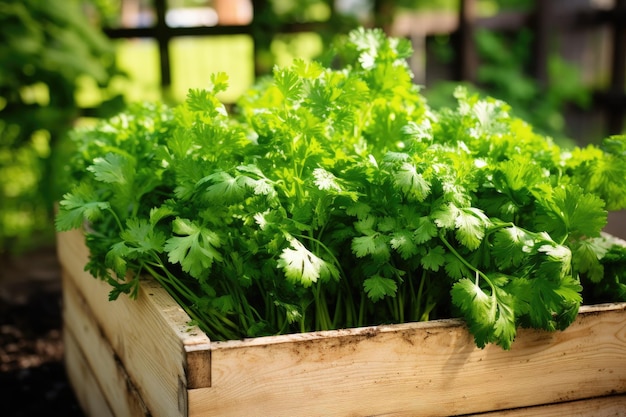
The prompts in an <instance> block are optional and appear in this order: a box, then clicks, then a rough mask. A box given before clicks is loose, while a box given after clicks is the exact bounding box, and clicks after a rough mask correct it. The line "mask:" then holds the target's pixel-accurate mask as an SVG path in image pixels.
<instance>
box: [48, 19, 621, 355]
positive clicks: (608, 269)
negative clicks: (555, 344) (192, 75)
mask: <svg viewBox="0 0 626 417" xmlns="http://www.w3.org/2000/svg"><path fill="white" fill-rule="evenodd" d="M335 52H336V54H337V56H338V58H340V59H337V60H334V61H333V62H335V63H336V64H338V65H339V66H340V68H334V67H333V68H329V67H324V66H323V65H321V64H319V63H317V62H310V63H307V62H304V61H302V60H296V61H295V62H294V63H293V64H292V65H290V66H287V67H279V68H276V69H275V71H274V73H273V77H271V78H267V79H263V80H260V81H259V83H257V85H256V86H255V87H254V88H253V89H252V90H251V91H250V92H249V93H248V94H246V95H245V96H244V97H242V99H241V100H240V101H239V104H238V107H237V112H236V114H234V115H229V114H228V113H227V111H226V108H225V106H224V105H223V104H222V103H220V102H219V100H218V99H217V97H216V94H218V93H219V92H221V91H223V90H224V89H226V88H227V76H226V75H225V74H223V73H217V74H214V75H213V76H212V78H211V81H212V88H211V89H210V90H201V89H192V90H190V91H189V94H188V98H187V100H186V102H185V103H184V104H182V105H181V106H178V107H176V108H174V109H171V108H167V107H165V106H162V105H157V104H145V105H136V106H133V107H131V108H130V109H129V110H128V111H126V112H124V113H123V114H120V115H119V116H117V117H115V118H113V119H111V120H108V121H102V122H101V123H100V124H98V125H97V126H95V127H92V128H90V129H86V130H78V131H75V132H74V134H73V138H74V140H75V141H76V143H77V146H78V151H77V152H76V153H75V154H74V156H73V159H72V161H71V164H70V165H69V167H70V168H71V171H72V177H73V178H74V180H75V182H74V184H73V187H72V189H71V191H70V192H69V193H67V194H65V196H64V198H63V200H62V201H61V203H60V212H59V215H58V217H57V223H56V224H57V227H58V229H59V230H69V229H74V228H82V227H83V225H84V222H85V220H87V221H89V222H90V227H89V229H88V231H87V232H86V233H87V244H88V246H89V248H90V251H91V259H90V262H89V264H88V269H89V270H90V272H92V274H93V275H94V276H97V277H99V278H102V279H104V280H106V281H108V282H109V283H110V284H111V285H112V292H111V298H112V299H114V298H116V297H118V296H119V295H120V294H121V293H130V294H131V295H136V291H137V290H138V283H139V276H140V275H141V274H143V273H148V274H150V275H152V276H153V277H154V278H155V279H156V280H157V281H158V282H159V283H160V284H161V285H162V286H163V287H164V288H165V289H167V290H168V291H169V292H170V294H172V296H173V297H174V298H175V299H176V300H178V302H179V303H180V304H181V306H182V307H183V308H185V309H186V311H187V312H188V313H189V315H190V316H191V317H192V318H193V319H195V320H196V321H197V322H198V324H199V325H200V326H201V328H202V329H203V330H204V331H205V332H207V334H208V335H209V336H210V337H211V339H213V340H222V339H233V338H235V339H236V338H241V337H247V336H259V335H267V334H278V333H285V332H294V331H311V330H323V329H336V328H344V327H353V326H364V325H370V324H380V323H397V322H405V321H415V320H428V319H431V318H441V317H450V316H461V317H464V318H465V319H466V320H467V322H468V324H469V328H470V330H471V331H472V333H473V334H474V337H475V340H476V343H477V344H478V345H479V346H484V345H485V344H487V343H497V344H499V345H501V346H502V347H504V348H509V347H510V346H511V343H512V341H513V340H514V338H515V335H516V330H517V328H518V327H519V326H528V327H535V328H541V329H546V330H556V329H563V328H565V327H567V326H568V325H569V324H570V323H571V322H572V321H573V320H574V318H575V317H576V314H577V311H578V308H579V306H580V304H581V303H582V301H583V300H582V291H583V285H582V284H584V286H585V287H589V288H593V289H595V297H596V298H595V299H593V300H592V299H586V300H585V302H587V303H591V302H593V301H597V300H599V299H600V300H607V299H623V298H624V297H625V296H626V274H625V273H624V271H623V270H620V269H619V268H616V267H615V266H616V265H621V264H623V262H624V259H626V248H625V247H623V246H620V245H618V244H616V243H615V241H614V240H613V239H612V238H610V237H608V236H606V235H603V234H601V230H602V228H603V227H604V225H605V224H606V218H607V210H619V209H622V208H624V207H626V185H625V184H624V182H623V181H621V179H623V178H624V176H625V175H626V164H625V162H626V161H625V157H626V137H625V136H621V137H611V138H607V139H606V140H605V141H604V143H603V146H602V147H595V146H588V147H586V148H575V149H573V150H563V149H561V148H560V147H559V146H557V145H556V144H555V143H554V142H553V141H552V140H551V139H550V138H549V137H545V136H542V135H540V134H537V133H536V132H535V131H534V130H533V129H532V127H531V126H530V125H528V124H527V123H525V122H524V121H522V120H521V119H518V118H515V117H512V116H511V114H510V107H509V106H508V105H507V104H505V103H504V102H502V101H498V100H495V99H493V98H489V99H481V98H479V97H478V96H477V95H473V94H470V93H468V92H467V90H465V89H464V88H457V89H456V91H455V93H454V98H455V100H456V103H455V105H454V106H453V107H451V108H443V109H440V110H432V109H430V108H429V106H428V105H427V103H426V101H425V100H424V98H423V96H422V95H421V94H420V91H419V88H418V87H417V86H416V85H414V84H413V83H412V81H411V74H410V71H409V69H408V66H407V62H406V58H407V57H409V56H410V54H411V53H412V51H411V48H410V44H409V43H408V41H407V40H405V39H394V38H387V37H385V36H384V34H383V32H382V31H381V30H364V29H359V30H355V31H352V32H351V33H350V34H349V35H348V36H347V37H346V38H344V39H343V41H342V42H340V43H339V44H338V45H337V50H336V51H335ZM618 179H619V180H618ZM127 278H129V279H127ZM112 308H114V307H112Z"/></svg>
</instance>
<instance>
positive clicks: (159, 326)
mask: <svg viewBox="0 0 626 417" xmlns="http://www.w3.org/2000/svg"><path fill="white" fill-rule="evenodd" d="M57 239H58V243H57V247H58V252H59V260H60V262H61V265H62V267H63V268H64V270H65V271H67V272H66V276H67V279H69V280H71V281H72V282H73V283H74V285H75V286H76V288H77V291H78V293H79V294H80V295H81V297H83V298H84V299H85V301H86V303H87V304H88V305H89V308H90V310H91V311H92V314H93V317H95V318H96V320H97V325H98V328H99V329H100V331H101V332H102V334H103V337H104V338H105V339H106V340H108V342H109V343H110V345H111V348H112V349H113V351H114V352H115V355H116V357H117V358H118V360H119V362H120V363H121V364H122V366H123V367H124V369H125V370H126V372H127V373H128V376H129V380H130V381H132V383H133V385H134V386H136V387H137V390H138V391H139V394H140V396H141V398H143V400H144V401H145V404H146V407H147V408H148V410H149V412H150V413H151V414H152V415H154V416H167V417H172V416H177V415H180V416H185V415H186V414H187V410H186V407H187V386H188V378H187V369H188V367H189V366H191V367H192V368H193V369H194V372H195V374H196V376H195V377H194V378H193V379H192V382H194V383H196V384H198V383H202V382H207V381H209V378H210V373H209V371H208V368H207V367H208V366H209V365H210V361H206V354H194V355H191V357H192V358H194V357H198V356H200V357H204V359H205V361H200V362H198V361H195V362H193V363H191V364H188V363H187V356H188V355H187V353H188V352H198V351H203V350H208V347H209V346H210V342H209V339H208V337H207V336H206V335H205V334H204V333H202V332H201V331H200V330H199V329H198V328H197V327H195V326H189V325H188V322H189V317H188V316H187V315H186V314H185V312H184V311H183V310H182V308H181V307H180V306H179V305H178V304H176V302H175V301H174V300H173V299H172V298H171V297H170V296H169V295H168V294H167V293H166V291H165V290H163V289H162V288H161V287H160V286H158V285H157V284H156V283H155V282H153V281H147V282H145V283H144V284H143V285H142V288H141V290H140V292H139V296H138V299H137V300H131V299H129V298H128V297H126V296H121V297H120V298H119V299H118V300H116V301H115V304H112V303H111V302H109V301H108V293H109V290H110V287H109V285H108V284H107V283H105V282H102V281H100V280H97V279H94V278H93V277H92V276H91V275H90V274H89V273H88V272H85V271H84V265H85V264H86V262H87V260H88V250H87V248H86V246H85V245H84V236H83V233H82V232H81V231H79V230H75V231H71V232H65V233H59V234H58V236H57ZM77 337H78V335H77ZM203 369H207V371H206V372H204V373H203V372H202V371H203ZM109 400H110V401H112V400H113V399H109Z"/></svg>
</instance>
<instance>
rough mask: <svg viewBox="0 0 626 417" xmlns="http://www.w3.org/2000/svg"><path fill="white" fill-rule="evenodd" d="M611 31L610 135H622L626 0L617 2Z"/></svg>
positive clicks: (625, 68)
mask: <svg viewBox="0 0 626 417" xmlns="http://www.w3.org/2000/svg"><path fill="white" fill-rule="evenodd" d="M611 16H612V18H611V19H610V21H611V29H612V32H613V33H612V38H613V48H612V51H611V59H612V62H611V84H610V87H609V91H608V96H609V102H608V103H607V104H608V106H607V112H608V115H607V118H608V120H607V124H608V133H609V134H619V133H622V130H623V128H624V112H625V111H626V95H625V94H624V87H625V85H626V25H625V23H626V22H624V20H626V0H617V1H616V3H615V6H614V8H613V11H612V12H611Z"/></svg>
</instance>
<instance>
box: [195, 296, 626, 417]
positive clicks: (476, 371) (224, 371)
mask: <svg viewBox="0 0 626 417" xmlns="http://www.w3.org/2000/svg"><path fill="white" fill-rule="evenodd" d="M625 311H626V304H619V305H608V306H607V305H605V306H598V307H587V308H584V309H583V310H582V312H581V314H580V316H579V318H578V320H576V322H575V323H574V324H573V325H572V326H570V327H569V328H568V329H567V330H565V331H563V332H557V333H549V332H542V331H533V330H521V331H520V334H519V337H518V339H517V340H516V342H515V343H514V345H513V348H512V349H511V350H510V351H503V350H502V349H501V348H500V347H497V346H487V347H486V348H485V349H482V350H481V349H478V348H476V347H475V345H474V342H473V340H472V338H471V336H470V335H469V334H468V332H467V331H466V329H465V327H464V326H463V324H462V323H461V322H459V321H457V320H441V321H434V322H429V323H411V324H403V325H393V326H379V327H373V328H362V329H353V330H341V331H335V332H318V333H307V334H298V335H289V336H276V337H268V338H257V339H251V340H246V341H229V342H219V343H218V342H216V343H214V344H213V346H212V350H213V352H212V387H211V388H203V389H195V390H190V391H189V401H190V408H189V415H190V416H201V415H220V416H245V415H272V416H293V415H303V414H305V415H320V416H340V415H346V414H350V415H378V414H385V415H394V416H403V415H407V416H408V415H415V414H420V415H428V416H450V415H458V414H468V413H479V412H487V411H492V410H505V409H511V408H519V407H526V406H532V405H540V404H549V403H556V402H563V401H571V400H577V399H580V398H586V397H597V396H603V395H608V394H614V393H624V392H626V314H625ZM599 318H601V319H599Z"/></svg>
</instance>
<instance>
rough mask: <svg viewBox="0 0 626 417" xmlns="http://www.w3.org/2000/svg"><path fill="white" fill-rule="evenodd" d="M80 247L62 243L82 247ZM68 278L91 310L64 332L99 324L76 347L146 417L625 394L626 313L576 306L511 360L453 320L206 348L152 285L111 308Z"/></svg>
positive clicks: (93, 287)
mask: <svg viewBox="0 0 626 417" xmlns="http://www.w3.org/2000/svg"><path fill="white" fill-rule="evenodd" d="M75 237H76V236H75ZM77 237H78V240H76V241H71V242H69V243H70V244H74V245H77V246H81V245H82V236H81V235H80V234H78V235H77ZM70 240H71V239H70ZM66 243H68V242H66ZM74 249H75V250H76V249H78V250H79V251H80V250H82V251H83V252H84V251H85V248H82V249H81V248H80V247H77V248H74ZM60 252H61V255H62V259H63V260H64V261H63V262H62V263H63V265H64V267H67V266H68V265H70V266H72V263H73V264H74V265H73V267H74V268H78V270H79V271H82V269H83V265H84V262H85V259H84V256H85V254H84V253H83V255H82V256H83V259H82V260H80V259H79V258H80V256H78V257H77V256H76V255H73V254H72V253H73V251H72V250H70V249H68V248H65V249H61V248H60ZM67 275H68V278H69V279H71V280H72V282H73V284H72V285H75V286H76V294H77V296H76V297H72V296H71V294H70V295H69V296H68V297H69V300H70V305H71V303H72V301H71V300H72V299H74V298H75V299H77V300H80V299H81V298H80V297H82V298H84V302H85V303H86V304H88V305H89V307H88V308H87V309H86V311H84V312H81V311H79V310H78V309H76V308H74V311H75V312H74V314H71V315H70V317H74V316H75V317H74V318H73V319H72V320H74V321H71V320H68V322H69V323H68V326H69V327H70V328H71V329H81V328H83V327H85V325H84V324H82V322H81V320H83V319H82V317H83V316H87V317H92V316H93V317H96V318H97V319H98V321H96V322H95V323H96V324H94V325H92V327H94V328H97V329H98V331H92V332H91V333H92V334H91V335H81V336H80V337H79V336H76V339H77V340H80V341H81V343H82V339H93V338H94V334H96V336H97V335H101V336H102V338H104V339H105V340H100V341H97V342H93V343H95V344H96V345H100V344H103V345H107V343H108V344H110V346H111V352H115V353H108V354H104V353H103V354H101V353H98V354H96V355H95V357H96V358H98V357H102V356H107V355H108V356H110V357H113V356H115V358H119V361H118V362H119V364H121V365H123V367H124V370H125V371H127V375H128V381H130V382H131V383H132V384H133V385H135V386H136V387H137V391H138V395H139V396H141V397H142V398H143V399H144V400H145V403H146V406H147V408H148V410H149V412H150V413H152V414H153V415H187V413H188V415H190V416H204V415H220V416H247V415H272V416H293V415H312V416H313V415H319V416H339V415H378V414H385V415H395V416H403V415H416V414H420V415H429V416H444V415H445V416H448V415H458V414H469V413H484V412H493V411H495V410H511V409H518V408H522V407H531V406H537V405H545V404H550V403H563V402H568V401H575V400H580V399H583V398H592V397H601V396H606V395H611V394H613V395H618V394H623V393H626V303H621V304H615V305H600V306H588V307H583V308H581V312H580V314H579V317H578V319H577V320H576V322H575V323H574V324H573V325H572V326H570V327H569V328H568V329H567V330H565V331H563V332H556V333H549V332H542V331H535V330H520V332H519V335H518V339H517V340H516V342H515V343H514V344H513V348H512V350H511V351H503V350H502V349H501V348H499V347H497V346H488V347H486V348H485V349H482V350H481V349H478V348H476V347H475V345H474V342H473V339H472V337H471V335H470V334H469V333H468V332H467V330H466V328H465V326H464V324H463V322H462V321H460V320H439V321H433V322H426V323H407V324H399V325H389V326H377V327H368V328H359V329H345V330H338V331H329V332H314V333H304V334H292V335H284V336H272V337H263V338H255V339H247V340H242V341H226V342H214V343H212V344H211V343H209V341H208V338H206V336H204V335H203V334H201V332H200V334H198V333H197V332H199V331H198V330H197V329H195V330H194V328H189V327H188V326H187V324H186V323H187V321H188V317H187V315H186V314H184V312H183V311H182V309H180V307H179V306H177V305H176V304H175V302H174V301H173V300H172V299H171V298H170V297H169V295H167V294H166V293H165V291H163V290H162V288H160V287H159V286H158V285H157V284H156V283H155V282H154V281H151V280H146V281H145V282H142V290H141V292H140V294H141V295H140V297H139V300H137V301H133V300H128V299H126V298H122V299H120V300H118V301H116V302H115V303H116V304H115V308H112V307H113V305H112V304H111V303H110V302H108V301H106V295H107V294H108V291H109V287H108V285H107V284H105V283H103V282H100V281H97V280H95V279H93V278H91V277H90V276H89V275H88V274H86V275H84V276H81V277H78V276H73V277H71V276H70V275H71V274H67ZM74 275H81V274H74ZM70 288H71V287H70ZM155 300H156V301H155ZM120 303H121V304H120ZM92 304H94V305H92ZM132 318H136V319H132ZM131 319H132V320H131ZM110 322H116V323H117V325H116V326H111V324H110ZM129 322H132V323H134V324H132V323H129ZM120 323H121V324H120ZM138 323H140V324H141V325H140V324H138ZM87 327H89V326H87ZM146 329H148V330H149V332H153V333H154V334H145V330H146ZM187 329H191V330H190V331H189V332H188V331H187ZM112 330H113V331H112ZM174 340H177V342H176V343H174ZM89 343H92V342H89ZM140 345H142V346H140ZM90 346H91V345H90ZM97 349H100V348H99V347H95V348H89V349H83V351H86V352H90V351H91V350H97ZM133 352H134V353H133ZM138 355H144V357H143V358H139V357H138ZM167 355H170V356H167ZM106 368H109V366H106ZM173 368H174V369H175V372H172V369H173ZM180 368H183V369H182V370H181V369H180ZM131 369H133V371H132V373H131ZM155 373H160V374H158V375H156V376H155ZM149 379H153V380H154V381H149ZM155 381H156V382H155ZM209 383H210V384H209ZM112 384H113V385H123V384H122V383H120V382H112ZM164 387H165V388H164ZM79 388H81V387H79ZM155 392H156V394H155ZM155 395H157V396H161V398H157V399H155V398H154V396H155ZM164 397H166V398H167V399H166V400H165V402H164V401H161V402H158V400H162V399H163V398H164ZM619 398H621V397H619ZM109 401H110V400H109ZM607 401H608V404H610V401H611V400H607ZM173 409H174V410H175V412H174V413H173V414H172V410H173ZM507 412H509V411H507ZM116 415H124V414H117V413H116Z"/></svg>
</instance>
